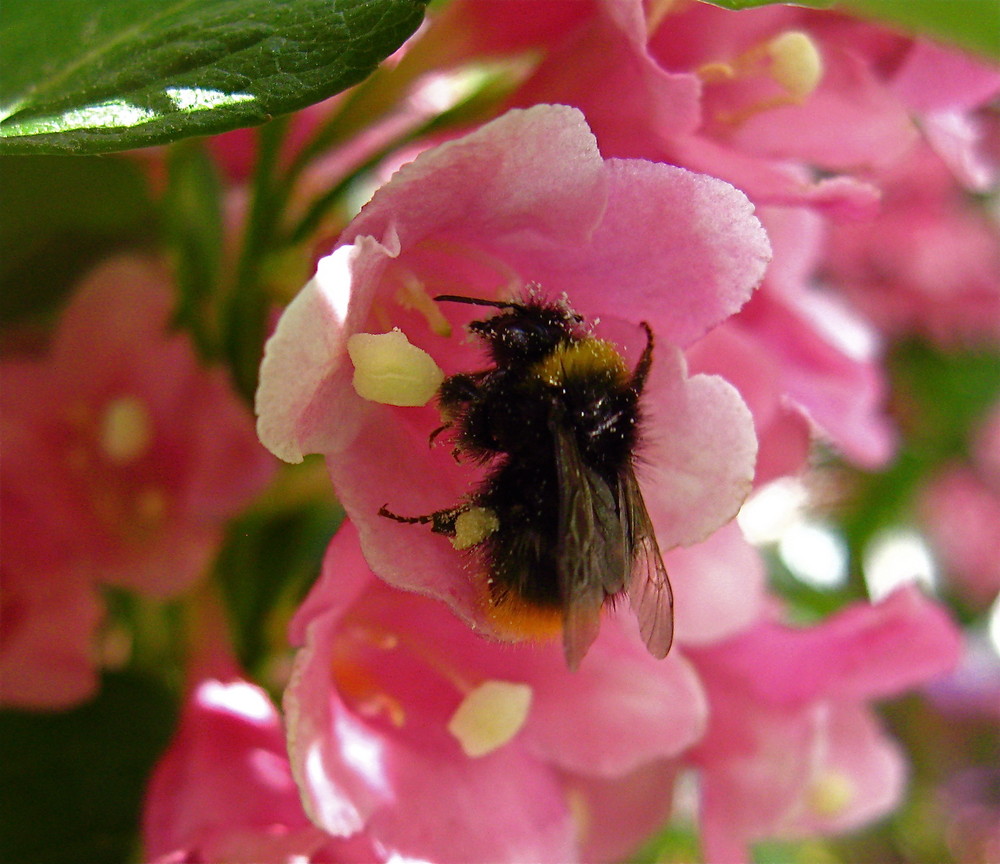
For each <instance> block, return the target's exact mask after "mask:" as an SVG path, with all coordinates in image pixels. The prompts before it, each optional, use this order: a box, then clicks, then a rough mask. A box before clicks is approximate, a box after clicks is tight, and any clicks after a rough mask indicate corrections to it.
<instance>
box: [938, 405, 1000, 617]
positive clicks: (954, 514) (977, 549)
mask: <svg viewBox="0 0 1000 864" xmlns="http://www.w3.org/2000/svg"><path fill="white" fill-rule="evenodd" d="M970 450H971V453H970V456H971V459H970V462H969V464H962V463H953V464H950V465H948V466H946V467H945V468H944V470H943V471H941V472H940V473H939V474H938V475H937V476H936V477H934V478H932V479H931V481H930V482H929V483H928V484H927V487H926V488H925V489H923V490H922V492H921V494H920V498H919V502H918V504H919V515H920V519H921V522H922V523H923V525H924V530H925V531H926V532H927V536H928V539H929V540H930V542H931V544H932V546H933V548H934V551H935V553H936V555H937V557H938V559H939V562H940V564H941V565H942V567H943V569H944V571H945V573H946V575H947V577H948V578H949V579H950V580H951V582H952V584H953V585H954V586H955V587H956V588H957V589H958V591H959V593H961V594H962V595H963V596H964V597H965V598H966V599H967V600H970V601H971V602H972V603H973V604H975V605H976V606H977V607H981V608H985V607H987V606H988V605H989V604H990V603H991V602H992V601H993V600H994V599H995V598H996V596H997V594H998V592H1000V406H998V407H994V408H993V410H992V411H991V412H990V415H989V417H988V418H987V419H986V422H985V423H983V424H982V426H981V428H980V429H979V430H978V431H977V432H976V433H975V434H974V436H973V441H972V446H971V448H970Z"/></svg>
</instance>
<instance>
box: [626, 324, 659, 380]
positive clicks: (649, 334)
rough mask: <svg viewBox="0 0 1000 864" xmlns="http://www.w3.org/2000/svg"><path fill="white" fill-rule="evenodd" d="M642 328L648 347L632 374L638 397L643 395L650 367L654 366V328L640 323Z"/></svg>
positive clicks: (643, 350)
mask: <svg viewBox="0 0 1000 864" xmlns="http://www.w3.org/2000/svg"><path fill="white" fill-rule="evenodd" d="M639 326H640V327H642V329H643V330H645V331H646V347H645V348H643V349H642V355H641V356H640V357H639V362H638V363H637V364H636V366H635V371H634V372H633V373H632V381H631V385H630V386H631V387H632V390H633V391H634V392H635V393H636V394H637V395H638V394H640V393H642V388H643V387H644V386H645V385H646V377H647V376H648V375H649V370H650V367H651V366H652V365H653V328H652V327H650V326H649V325H648V324H647V323H646V322H645V321H642V322H640V324H639Z"/></svg>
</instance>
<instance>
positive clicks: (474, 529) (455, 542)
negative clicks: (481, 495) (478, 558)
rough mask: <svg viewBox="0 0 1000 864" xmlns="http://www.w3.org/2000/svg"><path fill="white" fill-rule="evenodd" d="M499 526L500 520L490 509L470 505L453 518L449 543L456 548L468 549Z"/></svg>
mask: <svg viewBox="0 0 1000 864" xmlns="http://www.w3.org/2000/svg"><path fill="white" fill-rule="evenodd" d="M499 527H500V520H499V519H497V514H496V513H494V512H493V511H492V510H488V509H487V508H486V507H470V508H469V509H468V510H465V511H463V512H462V513H459V514H458V517H457V518H456V519H455V536H454V537H452V538H451V545H452V546H454V547H455V548H456V549H468V548H469V547H471V546H476V545H478V544H479V543H482V542H483V541H484V540H485V539H486V538H487V537H489V536H490V534H492V533H493V532H494V531H496V530H497V528H499Z"/></svg>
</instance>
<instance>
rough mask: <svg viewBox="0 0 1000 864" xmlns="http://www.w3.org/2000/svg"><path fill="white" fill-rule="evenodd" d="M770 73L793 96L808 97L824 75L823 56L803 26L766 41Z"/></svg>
mask: <svg viewBox="0 0 1000 864" xmlns="http://www.w3.org/2000/svg"><path fill="white" fill-rule="evenodd" d="M767 54H768V57H769V58H770V60H771V77H772V78H774V80H775V81H777V82H778V84H780V85H781V86H782V88H784V89H785V90H786V91H787V92H788V94H789V95H790V96H792V97H793V98H795V99H797V100H799V99H805V97H806V96H808V95H809V94H810V93H812V92H813V90H815V89H816V87H817V86H819V82H820V80H821V79H822V78H823V58H822V57H820V53H819V49H818V48H817V47H816V43H815V42H813V40H812V39H810V38H809V36H808V35H807V34H805V33H803V32H802V31H801V30H789V31H787V32H785V33H782V34H781V35H779V36H775V37H774V38H773V39H772V40H771V41H770V42H768V43H767Z"/></svg>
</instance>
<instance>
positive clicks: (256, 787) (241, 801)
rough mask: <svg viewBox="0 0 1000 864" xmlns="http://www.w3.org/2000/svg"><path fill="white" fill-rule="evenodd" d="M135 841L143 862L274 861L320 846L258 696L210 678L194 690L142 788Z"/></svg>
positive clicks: (277, 722) (271, 717) (271, 713)
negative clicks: (182, 854) (174, 856)
mask: <svg viewBox="0 0 1000 864" xmlns="http://www.w3.org/2000/svg"><path fill="white" fill-rule="evenodd" d="M143 837H144V841H145V847H146V853H147V855H148V856H149V857H151V858H153V857H160V856H164V857H165V856H169V855H170V854H171V853H176V852H179V851H181V850H185V851H189V852H190V854H192V856H193V860H213V861H215V860H227V861H247V862H249V861H259V862H272V861H273V862H276V864H277V862H286V861H289V862H290V861H291V860H293V858H296V856H308V855H309V854H310V853H311V852H312V851H314V850H316V849H318V848H320V847H321V846H322V845H324V843H326V842H327V840H328V839H329V838H327V837H326V836H325V835H324V834H323V833H322V832H320V831H319V830H318V829H316V828H314V827H313V826H312V825H310V824H309V821H308V820H307V819H306V815H305V813H304V812H303V810H302V806H301V804H300V803H299V798H298V792H297V790H296V788H295V785H294V783H293V782H292V777H291V772H290V769H289V765H288V759H287V756H286V755H285V749H284V740H283V735H282V729H281V719H280V717H279V716H278V713H277V711H276V710H275V708H274V706H273V705H272V704H271V702H270V700H269V699H268V697H267V695H266V694H265V693H264V691H263V690H261V689H260V688H258V687H255V686H253V685H250V684H248V683H246V682H243V681H231V682H228V683H223V682H221V681H217V680H206V681H204V682H202V683H201V684H200V685H199V686H198V687H197V688H196V690H195V691H194V693H193V695H192V697H191V701H190V702H189V703H188V705H187V706H186V708H185V711H184V716H183V718H182V720H181V726H180V729H179V731H178V733H177V736H176V737H175V739H174V741H173V743H172V744H171V746H170V748H169V750H168V751H167V753H166V754H165V755H164V757H163V758H162V759H161V761H160V762H159V764H158V765H157V767H156V770H155V771H154V773H153V776H152V779H151V781H150V785H149V789H148V792H147V797H146V802H145V808H144V813H143ZM168 860H169V859H168ZM296 860H302V858H301V857H300V858H297V859H296Z"/></svg>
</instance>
